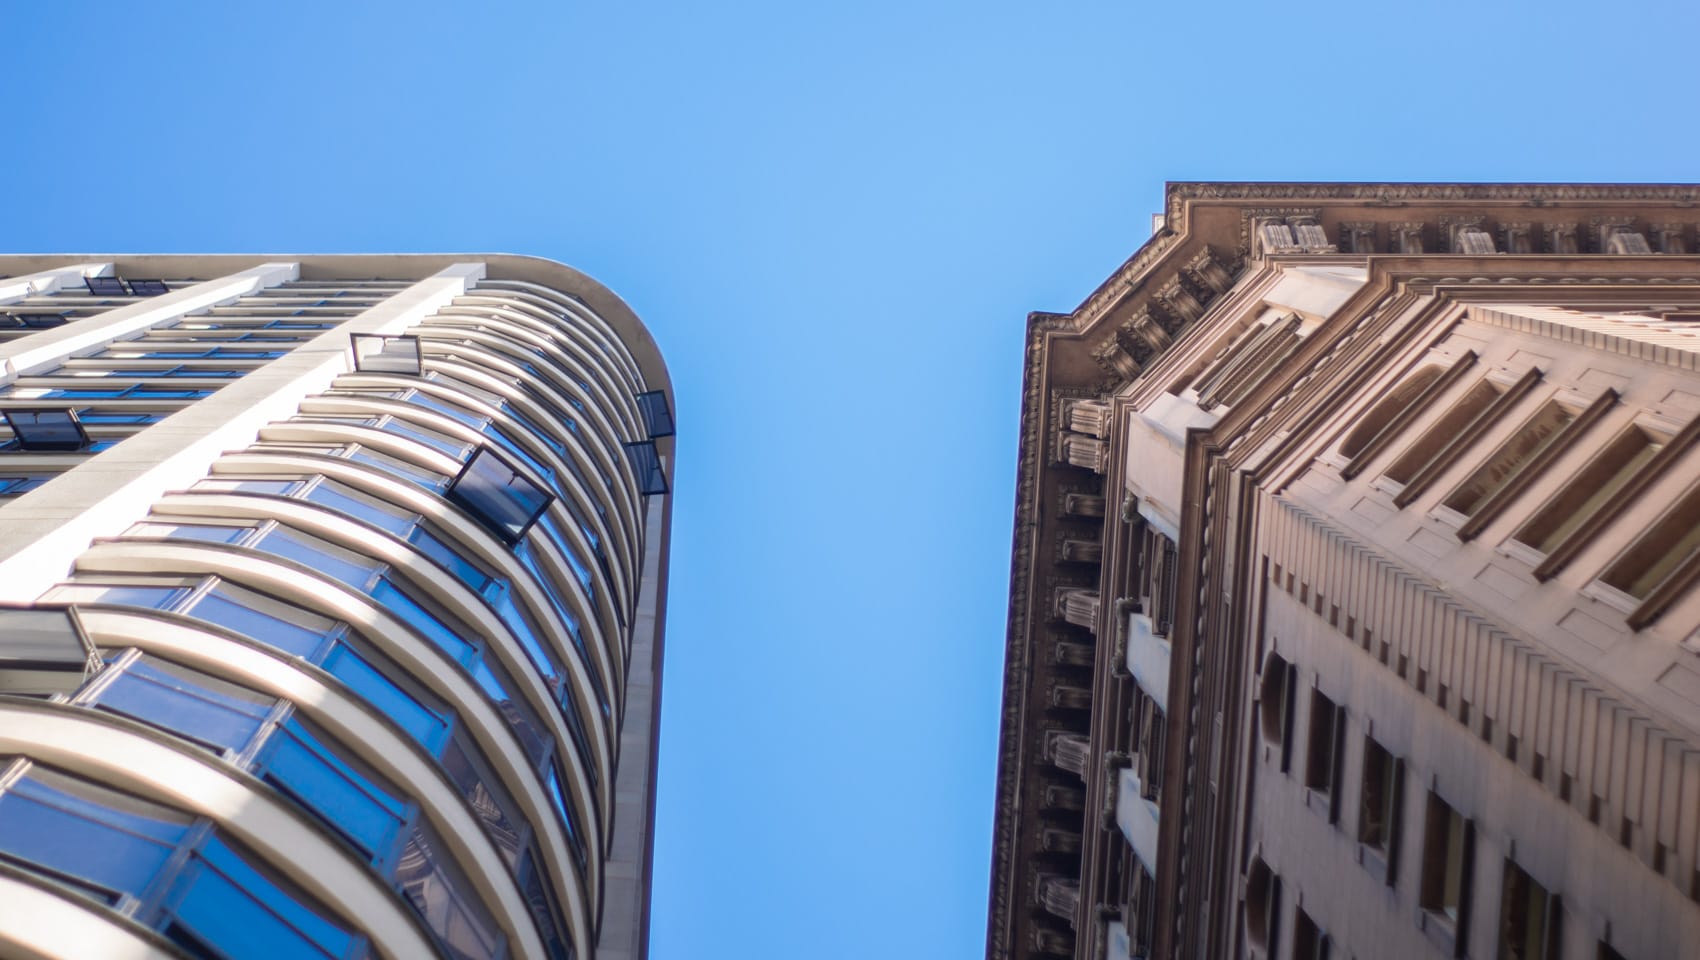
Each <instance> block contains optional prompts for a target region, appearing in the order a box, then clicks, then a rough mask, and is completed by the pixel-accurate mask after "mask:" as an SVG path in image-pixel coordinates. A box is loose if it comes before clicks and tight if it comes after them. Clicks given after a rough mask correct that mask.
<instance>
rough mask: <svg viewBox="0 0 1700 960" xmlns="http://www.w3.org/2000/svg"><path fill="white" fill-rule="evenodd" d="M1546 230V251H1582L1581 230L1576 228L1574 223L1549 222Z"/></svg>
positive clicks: (1573, 252) (1572, 252)
mask: <svg viewBox="0 0 1700 960" xmlns="http://www.w3.org/2000/svg"><path fill="white" fill-rule="evenodd" d="M1546 231H1547V252H1548V253H1571V254H1575V253H1581V252H1582V237H1581V231H1579V230H1578V229H1576V224H1574V223H1549V224H1547V226H1546Z"/></svg>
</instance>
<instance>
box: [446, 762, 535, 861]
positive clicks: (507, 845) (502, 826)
mask: <svg viewBox="0 0 1700 960" xmlns="http://www.w3.org/2000/svg"><path fill="white" fill-rule="evenodd" d="M476 750H477V748H476V747H473V746H470V745H469V744H468V743H467V742H466V734H465V732H464V731H459V730H457V731H455V735H454V736H453V737H451V738H450V739H449V743H448V746H447V748H445V749H444V750H443V772H444V773H446V774H448V777H449V780H450V781H452V782H453V783H454V785H455V787H456V789H458V790H459V791H460V794H461V796H462V797H465V798H466V804H467V806H468V807H469V808H470V809H471V810H472V813H473V815H474V816H476V817H478V820H479V822H480V824H481V825H482V826H483V827H484V832H485V833H487V834H489V836H490V840H491V842H493V843H495V845H496V849H497V850H498V851H500V852H501V854H502V858H503V859H505V860H507V862H508V865H509V866H512V865H513V864H514V862H515V860H516V858H518V856H519V848H520V845H521V844H522V843H524V841H525V838H526V836H527V835H528V834H529V832H530V831H529V828H527V827H525V826H524V823H525V821H524V819H523V818H522V817H521V816H520V814H519V810H518V809H517V808H516V807H515V806H514V801H513V798H512V797H510V796H508V793H507V791H506V790H504V789H502V786H501V784H500V783H499V782H498V781H497V780H496V779H495V778H494V777H489V776H486V775H485V774H484V773H483V765H482V764H480V763H478V762H475V761H474V760H473V759H472V758H473V756H474V755H475V753H474V751H476Z"/></svg>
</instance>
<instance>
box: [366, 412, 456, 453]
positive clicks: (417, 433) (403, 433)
mask: <svg viewBox="0 0 1700 960" xmlns="http://www.w3.org/2000/svg"><path fill="white" fill-rule="evenodd" d="M381 429H382V430H383V431H384V432H385V433H393V434H395V435H396V436H398V437H406V438H408V439H409V440H416V441H418V442H420V443H423V444H424V445H426V446H427V447H430V448H431V449H433V450H437V451H440V452H442V453H446V454H448V455H449V456H451V457H454V458H455V459H456V460H459V459H460V455H461V454H463V453H465V452H466V444H464V443H461V442H460V441H458V440H451V439H449V438H448V437H445V436H443V435H442V434H439V433H436V432H434V431H430V430H427V429H425V428H424V427H415V426H413V425H411V424H407V423H403V422H402V421H400V420H397V419H395V418H394V417H391V418H390V420H389V422H387V423H385V424H384V425H383V427H382V428H381Z"/></svg>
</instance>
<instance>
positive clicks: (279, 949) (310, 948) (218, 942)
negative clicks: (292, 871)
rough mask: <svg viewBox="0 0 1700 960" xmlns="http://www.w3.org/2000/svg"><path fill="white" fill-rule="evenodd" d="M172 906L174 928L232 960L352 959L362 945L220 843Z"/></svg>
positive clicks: (192, 871)
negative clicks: (253, 959) (261, 959)
mask: <svg viewBox="0 0 1700 960" xmlns="http://www.w3.org/2000/svg"><path fill="white" fill-rule="evenodd" d="M174 900H175V912H176V914H177V916H176V920H175V923H174V924H173V926H176V925H181V926H182V927H184V928H186V929H187V931H188V933H189V934H190V936H191V938H192V939H191V941H190V942H191V943H193V942H194V941H195V940H198V941H201V942H203V943H206V944H210V945H212V946H213V947H215V948H217V949H218V950H219V951H221V952H223V953H225V954H227V955H229V956H232V957H267V958H271V957H285V958H293V957H348V956H353V955H354V954H355V951H356V949H357V948H358V947H361V946H362V945H363V941H362V940H361V938H359V937H357V936H356V935H355V934H353V933H350V932H349V931H348V930H346V929H344V928H343V927H342V926H341V925H340V924H338V923H336V922H334V921H332V920H330V919H329V918H327V917H326V916H325V915H324V914H323V913H321V912H320V911H319V910H318V909H316V908H314V907H310V906H308V905H307V904H306V903H304V902H303V900H302V899H300V898H298V896H297V895H295V894H293V893H292V892H287V891H285V890H284V889H283V888H282V887H281V886H279V885H278V884H277V883H275V882H273V881H272V880H270V879H269V878H267V877H266V876H265V875H263V874H261V873H260V872H259V871H258V870H256V869H254V867H253V866H252V865H251V864H249V863H248V862H247V860H245V859H244V858H243V857H242V856H240V855H239V854H237V853H236V851H234V850H232V849H231V848H230V847H228V846H226V845H225V844H224V842H223V841H221V840H219V839H217V838H213V839H209V840H208V841H207V843H206V845H205V846H204V847H203V848H202V849H201V850H200V851H199V852H198V853H197V854H196V855H195V856H194V857H193V858H191V860H190V862H189V865H188V866H187V867H186V868H185V869H184V871H183V874H182V876H181V877H180V878H179V880H178V884H177V893H176V896H175V898H174ZM166 935H167V936H176V935H177V933H176V932H175V931H174V930H173V929H172V928H171V927H167V929H166Z"/></svg>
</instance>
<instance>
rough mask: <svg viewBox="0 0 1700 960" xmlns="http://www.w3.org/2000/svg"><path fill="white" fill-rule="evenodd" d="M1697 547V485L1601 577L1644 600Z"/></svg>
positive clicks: (1699, 507) (1699, 524) (1699, 540)
mask: <svg viewBox="0 0 1700 960" xmlns="http://www.w3.org/2000/svg"><path fill="white" fill-rule="evenodd" d="M1696 549H1700V487H1695V488H1694V489H1692V490H1690V491H1688V493H1687V494H1686V495H1684V496H1683V497H1682V499H1680V500H1678V501H1677V503H1676V506H1674V507H1672V508H1671V509H1670V510H1668V511H1666V512H1665V514H1664V515H1663V516H1661V517H1659V518H1658V519H1657V520H1655V521H1654V522H1653V526H1652V529H1650V530H1648V531H1647V532H1646V533H1644V534H1642V535H1641V538H1640V539H1638V540H1636V541H1635V543H1634V544H1633V545H1632V546H1630V548H1629V549H1628V550H1627V551H1625V552H1624V554H1623V555H1622V556H1620V557H1619V558H1618V559H1617V560H1616V561H1615V562H1614V563H1612V565H1611V566H1610V567H1607V568H1606V572H1605V573H1604V574H1602V575H1601V576H1600V579H1601V580H1603V581H1605V582H1606V583H1607V584H1609V585H1611V586H1613V587H1616V588H1617V589H1619V590H1622V591H1623V592H1624V593H1627V594H1629V595H1630V596H1632V597H1635V598H1637V599H1643V600H1644V599H1646V598H1647V595H1648V594H1650V593H1652V592H1653V589H1654V588H1655V587H1657V586H1658V585H1659V584H1660V583H1662V582H1663V581H1664V580H1665V578H1667V577H1669V576H1670V575H1671V574H1672V573H1674V572H1676V569H1677V567H1678V566H1680V565H1681V564H1682V562H1683V561H1684V560H1687V559H1688V558H1689V557H1690V556H1692V555H1693V554H1694V552H1695V550H1696Z"/></svg>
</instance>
